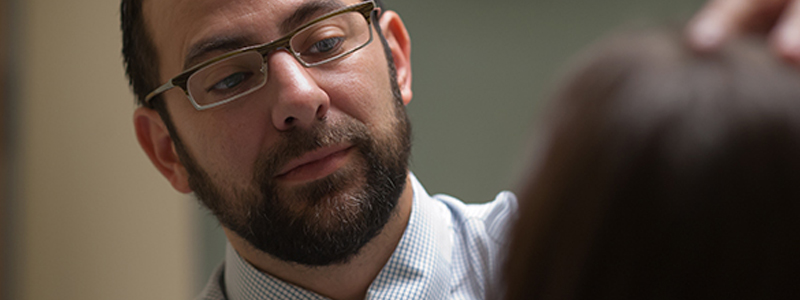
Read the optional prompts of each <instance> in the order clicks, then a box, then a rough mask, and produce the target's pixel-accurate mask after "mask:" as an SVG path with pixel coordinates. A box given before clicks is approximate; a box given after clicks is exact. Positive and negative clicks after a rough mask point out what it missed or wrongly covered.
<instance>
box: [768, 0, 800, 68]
mask: <svg viewBox="0 0 800 300" xmlns="http://www.w3.org/2000/svg"><path fill="white" fill-rule="evenodd" d="M776 26H777V27H776V28H775V32H774V34H773V35H772V36H771V38H770V39H771V42H772V46H773V48H774V49H775V51H777V52H778V54H779V55H780V56H781V57H783V58H785V59H787V60H789V61H791V62H793V63H795V64H796V65H798V66H800V0H793V1H792V2H791V3H790V4H789V6H787V7H786V9H785V11H784V12H783V14H782V15H781V17H780V20H779V21H778V25H776Z"/></svg>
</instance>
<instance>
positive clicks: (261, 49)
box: [144, 0, 380, 111]
mask: <svg viewBox="0 0 800 300" xmlns="http://www.w3.org/2000/svg"><path fill="white" fill-rule="evenodd" d="M378 10H380V8H378V7H377V6H376V4H375V2H374V1H373V0H368V1H364V2H362V3H358V4H353V5H349V6H346V7H343V8H340V9H338V10H335V11H332V12H329V13H326V14H324V15H322V16H320V17H319V18H316V19H314V20H312V21H310V22H308V23H306V24H304V25H302V26H300V27H298V28H296V29H294V30H292V31H291V32H289V33H287V34H286V35H284V36H282V37H280V38H278V39H275V40H272V41H270V42H268V43H265V44H261V45H254V46H249V47H244V48H242V49H239V50H234V51H231V52H228V53H225V54H222V55H220V56H217V57H214V58H211V59H209V60H206V61H204V62H201V63H199V64H196V65H194V66H193V67H191V68H189V69H186V70H185V71H183V72H181V73H180V74H178V75H176V76H175V77H172V79H170V80H168V81H167V82H166V83H164V84H163V85H161V86H159V87H158V88H156V89H155V90H153V91H152V92H150V93H149V94H147V96H145V98H144V103H145V105H148V104H150V100H152V99H153V98H155V97H156V96H158V95H160V94H162V93H164V92H166V91H168V90H170V89H172V88H175V87H179V88H181V89H182V90H183V92H184V94H186V97H187V98H189V102H191V103H192V106H194V108H195V109H196V110H198V111H202V110H206V109H209V108H212V107H217V106H220V105H223V104H226V103H228V102H231V101H234V100H237V99H238V98H240V97H241V96H242V95H246V94H249V93H251V92H252V91H250V92H246V93H245V94H241V95H237V96H234V97H231V98H229V99H226V100H223V101H219V102H215V103H211V104H208V105H200V104H198V103H197V101H195V100H194V98H193V97H192V96H191V95H190V94H189V88H188V87H187V84H188V82H189V78H190V77H191V76H192V75H194V73H195V72H197V71H199V70H201V69H203V68H205V67H207V66H210V65H212V64H214V63H216V62H219V61H222V60H224V59H227V58H229V57H233V56H235V55H239V54H242V53H245V52H249V51H256V52H258V53H259V54H261V56H262V59H264V61H263V63H262V64H263V65H266V64H267V61H266V58H267V56H268V55H269V54H270V53H272V52H274V51H277V50H280V49H285V50H288V51H287V52H289V53H291V54H292V56H293V57H294V58H295V60H297V62H299V63H300V64H301V65H303V66H304V67H306V68H311V67H315V66H318V65H322V64H325V63H328V62H331V61H334V60H337V59H340V58H342V57H345V56H347V55H349V54H351V53H353V52H356V51H358V50H360V49H361V48H364V47H366V46H367V45H369V44H370V43H372V39H373V33H372V29H370V30H369V40H367V42H366V43H364V44H363V45H361V46H358V47H356V48H353V49H351V50H349V51H347V52H344V53H341V54H338V55H336V56H333V57H330V58H327V59H325V60H322V61H318V62H315V63H312V64H309V63H306V62H305V61H303V60H302V59H301V58H300V57H298V56H297V55H298V54H297V53H295V51H293V50H292V48H291V47H292V45H291V43H290V42H291V40H292V38H293V37H294V36H295V35H296V34H297V33H298V32H300V31H303V30H304V29H306V28H308V27H311V26H312V25H314V24H317V23H319V22H322V21H325V20H327V19H329V18H332V17H335V16H338V15H342V14H346V13H350V12H359V13H361V15H362V16H363V17H364V19H366V21H367V27H370V26H372V23H373V22H374V20H373V19H372V13H373V12H376V14H380V13H379V12H378ZM263 68H264V67H263V66H262V71H263ZM259 88H260V87H259Z"/></svg>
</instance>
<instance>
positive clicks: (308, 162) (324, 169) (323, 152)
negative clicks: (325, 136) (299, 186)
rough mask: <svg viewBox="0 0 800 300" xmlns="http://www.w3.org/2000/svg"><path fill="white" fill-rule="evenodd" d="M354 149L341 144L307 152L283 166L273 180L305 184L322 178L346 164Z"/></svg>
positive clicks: (348, 145)
mask: <svg viewBox="0 0 800 300" xmlns="http://www.w3.org/2000/svg"><path fill="white" fill-rule="evenodd" d="M354 149H355V147H354V146H353V145H350V144H341V145H334V146H330V147H323V148H320V149H317V150H314V151H311V152H308V153H306V154H303V155H302V156H300V157H298V158H295V159H293V160H291V161H289V162H288V163H287V164H286V165H284V166H283V168H281V170H280V171H279V172H278V174H277V175H275V179H277V180H281V181H292V182H306V181H313V180H317V179H320V178H323V177H325V176H328V175H330V174H331V173H333V172H335V171H336V170H338V169H339V168H341V167H342V166H343V165H344V164H345V163H347V160H348V158H349V154H350V152H352V151H353V150H354Z"/></svg>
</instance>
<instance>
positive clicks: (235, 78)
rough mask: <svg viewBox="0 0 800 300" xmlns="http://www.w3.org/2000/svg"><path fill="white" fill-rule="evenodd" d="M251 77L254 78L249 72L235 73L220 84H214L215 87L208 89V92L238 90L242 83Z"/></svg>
mask: <svg viewBox="0 0 800 300" xmlns="http://www.w3.org/2000/svg"><path fill="white" fill-rule="evenodd" d="M250 76H252V73H249V72H237V73H233V74H231V75H230V76H228V77H225V78H223V79H222V80H220V81H219V82H217V83H216V84H214V85H213V86H211V87H210V88H208V90H207V91H208V92H214V91H223V92H224V91H226V90H230V89H233V88H236V87H237V86H239V85H240V84H241V83H242V82H244V81H245V80H247V79H248V78H250Z"/></svg>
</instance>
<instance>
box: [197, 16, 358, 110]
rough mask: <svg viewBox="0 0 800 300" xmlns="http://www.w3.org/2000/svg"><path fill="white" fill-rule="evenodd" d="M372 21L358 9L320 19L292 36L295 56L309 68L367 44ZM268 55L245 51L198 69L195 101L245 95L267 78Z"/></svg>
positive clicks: (210, 101) (220, 100)
mask: <svg viewBox="0 0 800 300" xmlns="http://www.w3.org/2000/svg"><path fill="white" fill-rule="evenodd" d="M370 38H371V32H370V29H369V24H368V22H367V20H366V19H365V18H364V16H363V15H362V14H361V13H359V12H348V13H343V14H339V15H334V16H332V17H329V18H327V19H324V20H321V21H319V22H316V23H314V24H312V25H311V26H308V27H306V28H304V29H302V30H301V31H299V32H297V33H296V34H295V35H294V36H292V38H291V39H290V42H289V44H290V48H291V49H288V50H289V51H290V52H291V53H292V55H294V57H295V58H296V59H297V60H298V61H299V62H300V63H302V64H303V65H305V66H306V67H313V66H317V65H320V64H324V63H327V62H330V61H333V60H335V59H338V58H340V57H343V56H345V55H347V54H349V53H351V52H353V51H355V50H358V49H359V48H361V47H363V46H364V45H366V44H367V43H368V42H369V41H370ZM265 61H266V58H265V56H262V55H261V54H260V53H259V52H258V51H256V50H252V51H247V52H243V53H240V54H237V55H234V56H231V57H228V58H226V59H223V60H221V61H218V62H216V63H213V64H211V65H208V66H206V67H204V68H202V69H200V70H198V71H197V72H195V73H194V74H193V75H192V76H191V77H189V79H188V81H187V89H188V91H189V96H190V97H191V99H192V101H194V102H195V103H196V104H197V105H199V106H201V107H203V106H212V105H215V104H218V103H224V102H229V101H232V100H235V99H237V98H239V97H242V96H245V95H247V94H249V93H251V92H253V91H255V90H257V89H259V88H261V87H262V86H263V85H264V84H265V83H266V81H267V66H266V63H265Z"/></svg>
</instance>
